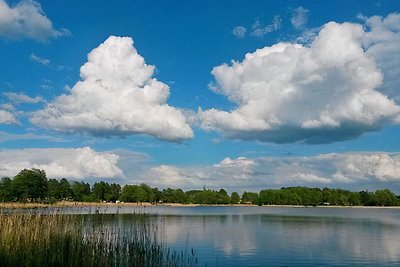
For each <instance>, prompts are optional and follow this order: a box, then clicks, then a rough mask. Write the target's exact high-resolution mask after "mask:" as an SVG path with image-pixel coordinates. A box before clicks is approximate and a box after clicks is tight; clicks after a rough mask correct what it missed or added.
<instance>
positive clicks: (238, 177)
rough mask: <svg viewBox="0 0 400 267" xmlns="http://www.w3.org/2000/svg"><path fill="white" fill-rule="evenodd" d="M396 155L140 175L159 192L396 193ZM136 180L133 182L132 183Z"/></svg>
mask: <svg viewBox="0 0 400 267" xmlns="http://www.w3.org/2000/svg"><path fill="white" fill-rule="evenodd" d="M399 181H400V154H399V153H387V152H351V153H332V154H321V155H315V156H308V157H255V158H245V157H239V158H236V159H232V158H229V157H228V158H225V159H223V160H222V161H220V162H219V163H216V164H213V165H206V166H185V167H177V166H171V165H160V166H156V167H152V168H150V169H149V170H148V171H144V172H143V174H141V175H140V182H144V183H148V184H151V185H152V186H157V187H161V188H165V187H172V188H182V189H201V188H203V186H205V187H206V188H212V189H219V188H221V187H222V188H226V189H227V190H228V191H241V192H243V191H244V190H253V191H259V190H261V189H265V188H280V187H287V186H308V187H330V188H344V189H350V190H365V189H370V190H376V189H382V188H389V189H391V190H395V191H399V190H400V187H399V185H398V182H399ZM137 182H139V181H136V183H137Z"/></svg>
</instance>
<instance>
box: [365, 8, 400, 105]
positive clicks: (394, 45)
mask: <svg viewBox="0 0 400 267" xmlns="http://www.w3.org/2000/svg"><path fill="white" fill-rule="evenodd" d="M365 27H366V28H367V29H368V31H367V32H366V34H365V36H364V38H363V44H364V47H365V49H366V53H367V55H368V56H370V57H371V58H373V59H374V60H375V62H376V63H377V65H378V67H379V68H380V69H381V70H382V72H383V73H384V80H383V84H382V86H381V87H380V91H382V92H383V93H385V94H386V95H388V96H389V97H391V98H393V99H394V100H395V101H396V102H397V103H400V90H399V87H400V14H399V13H392V14H389V15H388V16H387V17H381V16H373V17H370V18H366V19H365Z"/></svg>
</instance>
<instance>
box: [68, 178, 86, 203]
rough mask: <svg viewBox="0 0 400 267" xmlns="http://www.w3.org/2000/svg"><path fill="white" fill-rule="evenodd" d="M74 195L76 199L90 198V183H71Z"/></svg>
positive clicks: (84, 199)
mask: <svg viewBox="0 0 400 267" xmlns="http://www.w3.org/2000/svg"><path fill="white" fill-rule="evenodd" d="M71 189H72V197H73V199H74V200H75V201H88V200H90V193H91V192H90V185H89V184H88V183H85V182H73V183H72V185H71Z"/></svg>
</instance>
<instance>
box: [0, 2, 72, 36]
mask: <svg viewBox="0 0 400 267" xmlns="http://www.w3.org/2000/svg"><path fill="white" fill-rule="evenodd" d="M69 34H70V32H69V31H68V30H67V29H61V30H56V29H54V28H53V24H52V22H51V21H50V19H49V18H48V17H46V15H45V14H44V12H43V10H42V7H41V5H40V4H39V3H38V2H35V1H32V0H22V1H20V2H18V3H17V4H16V5H15V6H9V5H8V4H7V2H6V1H5V0H0V36H2V37H4V38H7V39H11V40H15V39H22V38H29V39H34V40H38V41H46V40H48V39H50V38H57V37H60V36H65V35H69Z"/></svg>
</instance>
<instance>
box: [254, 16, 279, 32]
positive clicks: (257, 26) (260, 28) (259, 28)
mask: <svg viewBox="0 0 400 267" xmlns="http://www.w3.org/2000/svg"><path fill="white" fill-rule="evenodd" d="M281 22H282V19H281V17H280V16H278V15H276V16H274V18H273V20H272V23H271V24H269V25H266V26H264V25H263V24H262V23H261V21H260V20H259V19H257V20H256V21H255V22H254V24H253V25H252V26H251V33H250V35H252V36H256V37H263V36H264V35H266V34H268V33H271V32H274V31H277V30H279V29H280V28H281Z"/></svg>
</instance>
